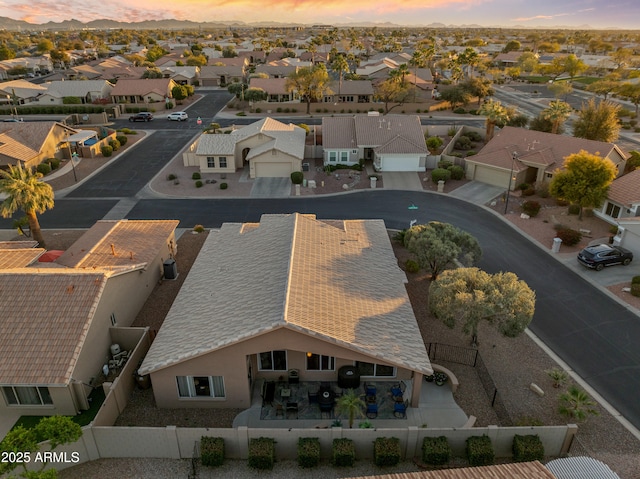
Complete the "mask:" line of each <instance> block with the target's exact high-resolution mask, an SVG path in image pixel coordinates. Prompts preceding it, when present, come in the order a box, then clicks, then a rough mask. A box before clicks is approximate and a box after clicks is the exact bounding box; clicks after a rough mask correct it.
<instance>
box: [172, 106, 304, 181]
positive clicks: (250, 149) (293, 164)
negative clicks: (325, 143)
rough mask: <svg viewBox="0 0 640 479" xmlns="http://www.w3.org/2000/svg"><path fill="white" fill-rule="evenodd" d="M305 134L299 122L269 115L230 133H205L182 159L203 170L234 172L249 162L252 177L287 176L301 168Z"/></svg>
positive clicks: (206, 171) (186, 163) (207, 171)
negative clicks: (282, 121) (283, 121)
mask: <svg viewBox="0 0 640 479" xmlns="http://www.w3.org/2000/svg"><path fill="white" fill-rule="evenodd" d="M305 137H306V131H305V130H304V129H302V128H300V127H299V126H296V125H294V124H292V123H289V124H288V125H285V124H284V123H281V122H279V121H277V120H274V119H273V118H269V117H267V118H264V119H262V120H260V121H257V122H255V123H252V124H251V125H247V126H245V127H242V128H239V129H237V130H233V131H232V132H231V133H230V134H228V135H222V134H207V133H203V134H202V135H200V136H199V137H198V139H197V140H196V141H195V142H194V143H193V144H192V145H191V146H190V147H189V148H188V150H187V151H186V152H185V153H183V155H182V159H183V164H184V166H197V167H198V169H199V170H200V172H201V173H233V172H234V171H236V170H238V169H242V168H244V167H245V165H248V167H249V176H250V177H251V178H260V177H288V176H290V175H291V173H292V172H294V171H301V170H302V160H303V158H304V144H305Z"/></svg>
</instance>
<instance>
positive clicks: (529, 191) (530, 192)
mask: <svg viewBox="0 0 640 479" xmlns="http://www.w3.org/2000/svg"><path fill="white" fill-rule="evenodd" d="M535 194H536V189H535V188H534V187H533V186H530V187H529V188H527V189H526V190H522V196H533V195H535Z"/></svg>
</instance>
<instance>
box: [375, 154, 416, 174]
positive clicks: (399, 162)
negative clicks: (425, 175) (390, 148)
mask: <svg viewBox="0 0 640 479" xmlns="http://www.w3.org/2000/svg"><path fill="white" fill-rule="evenodd" d="M419 165H420V158H418V157H392V156H384V157H382V158H381V161H380V166H381V167H382V171H418V169H419Z"/></svg>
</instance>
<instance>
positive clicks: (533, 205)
mask: <svg viewBox="0 0 640 479" xmlns="http://www.w3.org/2000/svg"><path fill="white" fill-rule="evenodd" d="M540 208H541V207H540V203H538V202H537V201H525V202H524V203H522V212H523V213H524V214H527V215H529V216H531V217H532V218H533V217H534V216H537V215H538V213H539V212H540Z"/></svg>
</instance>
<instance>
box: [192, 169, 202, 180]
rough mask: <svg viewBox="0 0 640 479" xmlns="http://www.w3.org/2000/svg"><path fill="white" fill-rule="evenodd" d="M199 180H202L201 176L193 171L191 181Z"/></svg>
mask: <svg viewBox="0 0 640 479" xmlns="http://www.w3.org/2000/svg"><path fill="white" fill-rule="evenodd" d="M201 178H202V175H201V174H200V173H199V172H197V171H194V172H193V174H192V175H191V179H192V180H199V179H201Z"/></svg>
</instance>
